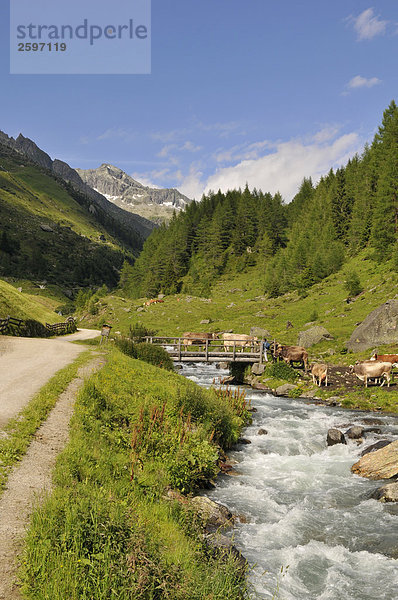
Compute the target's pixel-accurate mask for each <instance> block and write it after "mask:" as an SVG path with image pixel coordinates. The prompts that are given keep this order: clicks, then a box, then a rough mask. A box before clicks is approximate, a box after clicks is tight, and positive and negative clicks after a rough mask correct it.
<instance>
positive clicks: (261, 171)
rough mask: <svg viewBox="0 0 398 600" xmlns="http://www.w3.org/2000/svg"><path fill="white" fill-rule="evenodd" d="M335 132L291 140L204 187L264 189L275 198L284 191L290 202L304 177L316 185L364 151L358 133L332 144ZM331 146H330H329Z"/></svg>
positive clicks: (228, 169)
mask: <svg viewBox="0 0 398 600" xmlns="http://www.w3.org/2000/svg"><path fill="white" fill-rule="evenodd" d="M330 136H331V132H330V131H329V133H328V134H326V130H325V129H323V130H321V131H320V132H318V133H317V134H316V135H315V136H313V137H312V139H311V140H310V141H309V142H304V141H302V140H290V141H288V142H278V143H277V144H274V145H273V151H272V152H270V153H269V154H266V155H265V156H262V157H260V158H256V159H251V160H243V161H241V162H239V163H238V164H236V165H234V166H230V167H225V168H222V169H219V170H218V171H217V172H216V173H215V174H214V175H212V176H210V177H209V178H208V180H207V182H206V184H205V186H204V189H205V190H206V191H208V190H210V189H211V190H215V191H216V190H218V189H219V188H220V189H221V190H222V191H226V190H228V189H233V188H238V187H241V188H243V187H244V186H245V184H246V182H248V184H249V186H250V188H253V187H256V188H261V189H262V190H263V191H264V192H271V193H272V194H275V193H276V192H277V191H280V192H281V194H282V196H283V197H284V199H285V200H286V201H290V200H291V199H292V198H293V196H294V195H295V194H296V193H297V191H298V189H299V186H300V183H301V181H302V180H303V178H304V177H309V176H311V177H312V179H313V181H314V182H316V181H317V180H318V179H319V178H320V177H321V176H322V175H324V174H325V173H327V172H328V171H329V169H330V168H331V167H334V168H336V167H338V166H340V165H342V164H344V163H345V162H347V160H348V159H349V157H350V156H352V155H353V154H355V152H357V151H359V149H360V141H359V137H358V135H357V134H356V133H350V134H345V135H342V136H340V137H338V138H337V139H335V140H334V141H331V138H330ZM325 142H329V143H325Z"/></svg>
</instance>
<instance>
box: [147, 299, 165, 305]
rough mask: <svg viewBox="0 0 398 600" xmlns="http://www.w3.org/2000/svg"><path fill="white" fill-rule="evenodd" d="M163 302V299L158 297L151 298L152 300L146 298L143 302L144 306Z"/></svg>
mask: <svg viewBox="0 0 398 600" xmlns="http://www.w3.org/2000/svg"><path fill="white" fill-rule="evenodd" d="M163 302H164V300H161V299H160V298H152V300H147V301H146V302H144V306H151V304H162V303H163Z"/></svg>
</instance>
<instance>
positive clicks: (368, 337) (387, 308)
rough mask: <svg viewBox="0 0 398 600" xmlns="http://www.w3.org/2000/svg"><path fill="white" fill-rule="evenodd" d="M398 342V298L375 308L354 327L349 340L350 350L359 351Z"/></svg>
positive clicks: (348, 346)
mask: <svg viewBox="0 0 398 600" xmlns="http://www.w3.org/2000/svg"><path fill="white" fill-rule="evenodd" d="M397 342H398V300H396V299H393V300H388V301H387V302H385V303H384V304H382V305H381V306H379V307H378V308H376V309H375V310H373V311H372V312H371V313H370V314H368V316H367V317H366V319H365V320H364V321H362V323H361V324H360V325H359V326H358V327H357V328H356V329H354V331H353V333H352V335H351V337H350V339H349V340H348V342H347V348H348V350H353V351H354V352H358V351H361V350H366V349H367V348H374V347H375V346H379V345H382V344H396V343H397Z"/></svg>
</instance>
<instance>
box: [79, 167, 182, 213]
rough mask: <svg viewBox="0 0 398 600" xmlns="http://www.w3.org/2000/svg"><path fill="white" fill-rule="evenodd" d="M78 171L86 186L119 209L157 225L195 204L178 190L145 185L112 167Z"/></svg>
mask: <svg viewBox="0 0 398 600" xmlns="http://www.w3.org/2000/svg"><path fill="white" fill-rule="evenodd" d="M76 171H77V173H78V174H79V176H80V177H81V179H82V180H83V181H84V182H85V183H86V184H88V185H89V186H90V187H91V188H93V189H94V190H96V191H97V192H99V193H101V194H102V195H103V196H105V197H106V198H107V199H108V200H110V201H111V202H113V203H114V204H116V205H117V206H119V207H120V208H123V209H124V210H128V211H131V212H134V213H137V214H139V215H141V216H143V217H146V218H147V219H150V220H152V221H155V222H157V223H159V222H163V221H169V220H170V218H171V217H172V215H173V212H174V210H176V211H179V210H182V209H184V208H185V207H186V206H187V204H189V203H190V202H192V200H190V199H189V198H187V197H186V196H184V195H183V194H181V193H180V192H179V191H178V190H176V189H157V188H151V187H147V186H144V185H142V184H141V183H139V182H138V181H136V180H135V179H133V178H132V177H130V176H129V175H127V173H125V172H124V171H122V170H121V169H119V168H118V167H114V166H113V165H109V164H102V165H101V166H100V167H98V169H87V170H83V169H76Z"/></svg>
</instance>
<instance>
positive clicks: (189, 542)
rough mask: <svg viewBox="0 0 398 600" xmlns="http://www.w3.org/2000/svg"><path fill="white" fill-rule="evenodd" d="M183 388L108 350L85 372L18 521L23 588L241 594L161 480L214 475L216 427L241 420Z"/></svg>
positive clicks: (44, 594)
mask: <svg viewBox="0 0 398 600" xmlns="http://www.w3.org/2000/svg"><path fill="white" fill-rule="evenodd" d="M194 389H195V386H194V384H192V382H189V381H187V380H185V379H183V378H182V377H180V376H179V375H177V374H175V373H171V372H167V371H165V370H163V369H158V368H156V367H154V366H152V365H149V364H146V363H143V362H141V361H137V360H134V359H131V358H128V357H126V356H124V355H122V354H120V352H118V351H114V352H113V353H112V354H111V356H110V359H109V362H108V364H107V365H106V366H105V367H104V368H103V369H102V371H101V372H99V373H98V374H97V375H95V376H94V377H93V378H92V379H91V380H90V381H89V382H87V384H86V385H85V387H84V389H83V390H82V392H81V393H80V396H79V398H78V401H77V405H76V411H75V415H74V418H73V420H72V426H71V438H70V442H69V444H68V446H67V448H66V449H65V451H64V452H63V453H62V454H61V455H60V457H59V459H58V461H57V465H56V470H55V474H54V484H55V490H54V493H53V494H52V495H51V496H50V497H48V498H47V500H46V501H45V502H44V504H43V506H42V507H41V508H38V509H37V510H36V511H35V512H34V515H33V519H32V524H31V527H30V530H29V532H28V537H27V543H26V549H25V555H24V560H23V566H22V571H21V578H22V582H23V590H24V593H25V595H26V597H27V598H30V599H33V598H34V599H39V598H40V599H41V600H46V599H49V600H50V599H51V600H66V599H68V600H85V599H87V600H88V599H90V600H97V599H98V600H99V599H101V600H102V599H103V600H105V599H107V600H108V599H111V598H115V599H116V598H117V599H118V600H119V599H122V600H124V599H126V600H127V599H129V600H131V599H133V598H134V600H155V599H156V600H157V599H163V598H164V599H170V600H189V599H192V600H205V599H206V600H208V599H212V600H238V599H241V598H244V596H245V589H246V586H245V582H244V580H242V579H241V577H240V576H239V569H238V568H237V566H236V563H235V561H234V559H233V558H232V557H229V558H228V560H221V559H217V558H214V557H212V556H209V555H208V553H207V551H206V548H205V546H204V543H203V541H202V537H201V535H200V533H201V525H200V521H199V520H198V517H197V516H196V514H195V513H193V512H192V509H191V507H190V505H189V502H186V503H185V502H183V503H178V502H177V501H175V500H170V499H168V497H167V495H166V490H167V489H168V488H169V487H176V488H179V489H180V490H182V491H183V492H185V493H186V492H189V491H191V490H193V489H195V487H196V486H198V485H201V483H202V482H203V481H204V480H206V479H207V478H209V477H213V476H214V474H215V473H216V472H217V470H218V467H217V459H218V455H219V448H218V446H217V445H216V444H215V442H214V440H215V438H216V437H217V436H218V438H219V439H220V440H221V439H222V438H223V436H224V437H225V438H226V439H227V438H228V435H229V436H230V437H231V436H232V437H234V438H236V437H237V436H238V435H239V429H240V426H241V425H242V424H243V422H244V418H245V415H242V416H240V417H239V416H238V415H237V414H236V413H234V411H233V409H232V407H231V406H230V405H229V404H228V403H226V402H225V401H224V399H223V398H222V396H220V395H218V396H217V395H216V394H215V393H214V392H212V391H206V390H200V395H197V396H195V398H194V400H193V401H192V403H191V404H190V402H189V396H190V394H191V393H192V392H193V390H194ZM222 407H224V411H225V413H226V415H227V417H226V421H224V422H221V421H220V417H221V414H222ZM194 408H195V409H196V410H193V409H194ZM217 432H218V433H217ZM222 432H224V433H223V435H222ZM226 432H229V433H228V435H227V433H226ZM166 498H167V499H166Z"/></svg>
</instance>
